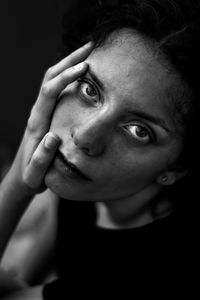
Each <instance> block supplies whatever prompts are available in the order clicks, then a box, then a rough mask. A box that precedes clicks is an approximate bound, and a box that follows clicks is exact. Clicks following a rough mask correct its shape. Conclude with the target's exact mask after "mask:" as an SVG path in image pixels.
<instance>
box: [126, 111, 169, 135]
mask: <svg viewBox="0 0 200 300" xmlns="http://www.w3.org/2000/svg"><path fill="white" fill-rule="evenodd" d="M129 113H131V114H134V115H136V116H138V117H140V118H142V119H145V120H147V121H149V122H151V123H153V124H155V125H157V126H160V127H162V128H163V129H164V130H165V131H167V132H168V133H169V134H172V133H173V131H172V130H171V129H170V128H169V127H168V125H167V124H166V122H165V121H164V120H163V119H161V118H159V117H155V116H152V115H149V114H148V113H145V112H143V111H140V110H137V109H136V110H135V109H134V110H132V111H129Z"/></svg>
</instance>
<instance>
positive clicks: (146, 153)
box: [45, 29, 182, 201]
mask: <svg viewBox="0 0 200 300" xmlns="http://www.w3.org/2000/svg"><path fill="white" fill-rule="evenodd" d="M86 62H87V63H88V64H89V69H88V72H87V73H86V74H85V75H84V76H83V77H82V78H80V79H79V80H78V81H76V82H74V83H72V84H70V85H69V86H67V88H66V89H65V90H64V91H63V93H62V95H61V99H60V101H59V103H58V105H57V107H56V110H55V112H54V115H53V119H52V124H51V128H50V130H51V131H53V132H55V133H56V134H57V135H58V136H59V137H60V138H61V140H62V143H61V146H60V148H59V151H60V152H61V153H62V155H63V156H64V157H65V158H66V160H68V161H69V162H70V163H72V164H74V165H75V166H76V167H77V168H78V169H79V171H81V172H82V173H83V174H84V175H85V176H86V177H87V178H86V177H83V176H79V175H78V174H77V172H74V171H73V170H71V169H69V168H68V167H67V166H66V165H65V164H64V163H63V160H62V159H60V156H59V155H58V156H57V157H56V158H55V160H54V162H53V163H52V166H51V167H50V169H49V170H48V172H47V174H46V177H45V182H46V184H47V186H48V187H49V188H50V189H51V190H53V191H54V192H55V193H56V194H58V195H59V196H60V197H63V198H67V199H72V200H73V199H75V200H89V201H90V200H91V201H110V200H114V199H123V198H128V197H133V196H134V195H138V194H139V193H142V192H143V191H144V190H148V187H150V186H155V185H156V184H157V183H156V182H157V178H158V177H159V176H160V175H161V174H162V173H163V172H165V171H166V170H167V169H168V168H170V166H172V165H173V164H174V163H175V161H176V159H177V157H178V156H179V154H180V151H181V149H182V139H181V135H180V134H179V131H178V129H177V126H176V124H175V123H174V121H173V113H174V104H173V101H172V100H171V99H170V98H169V94H170V92H171V91H172V89H173V87H174V84H175V83H177V82H178V80H176V79H175V78H174V75H172V74H171V73H169V71H168V70H167V69H166V67H165V66H164V64H161V63H160V62H159V60H158V58H156V57H155V55H154V54H153V51H152V50H151V49H150V48H149V47H148V45H147V44H146V43H145V41H143V40H142V38H141V37H139V36H138V35H136V34H134V33H133V32H131V31H130V30H128V29H127V30H122V31H120V32H118V33H117V34H116V35H113V39H112V42H107V43H105V45H104V46H102V47H100V48H98V49H96V50H94V51H93V52H92V54H91V55H90V56H89V57H88V58H87V60H86ZM175 80H176V81H175Z"/></svg>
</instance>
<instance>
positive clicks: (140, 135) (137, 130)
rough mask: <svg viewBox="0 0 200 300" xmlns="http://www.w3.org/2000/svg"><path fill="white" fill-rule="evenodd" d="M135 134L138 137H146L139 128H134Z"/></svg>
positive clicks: (144, 131) (144, 132) (143, 131)
mask: <svg viewBox="0 0 200 300" xmlns="http://www.w3.org/2000/svg"><path fill="white" fill-rule="evenodd" d="M136 133H137V134H138V136H139V137H146V135H147V133H146V130H145V129H142V128H141V127H137V128H136Z"/></svg>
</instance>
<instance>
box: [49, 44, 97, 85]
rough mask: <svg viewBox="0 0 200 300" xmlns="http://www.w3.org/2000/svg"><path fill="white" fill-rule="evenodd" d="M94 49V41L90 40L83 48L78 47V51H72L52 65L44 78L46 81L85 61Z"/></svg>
mask: <svg viewBox="0 0 200 300" xmlns="http://www.w3.org/2000/svg"><path fill="white" fill-rule="evenodd" d="M92 50H93V42H89V43H87V44H85V45H83V46H82V47H81V48H79V49H77V50H76V51H74V52H72V53H71V54H70V55H68V56H67V57H65V58H63V59H62V60H61V61H60V62H58V63H57V64H56V65H54V66H53V67H51V68H50V69H49V71H47V76H46V78H45V79H44V82H45V81H46V80H50V79H53V78H54V77H56V76H57V75H59V74H60V73H61V72H63V71H64V70H65V69H68V68H70V67H72V66H74V65H77V64H78V63H80V62H82V61H84V60H85V59H86V58H87V57H88V55H89V54H90V53H91V52H92Z"/></svg>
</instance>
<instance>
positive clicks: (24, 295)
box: [2, 285, 43, 300]
mask: <svg viewBox="0 0 200 300" xmlns="http://www.w3.org/2000/svg"><path fill="white" fill-rule="evenodd" d="M27 299H28V300H43V297H42V286H41V285H40V286H36V287H31V288H26V289H22V290H19V291H16V292H13V293H10V294H9V295H7V296H5V297H3V298H2V300H27Z"/></svg>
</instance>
